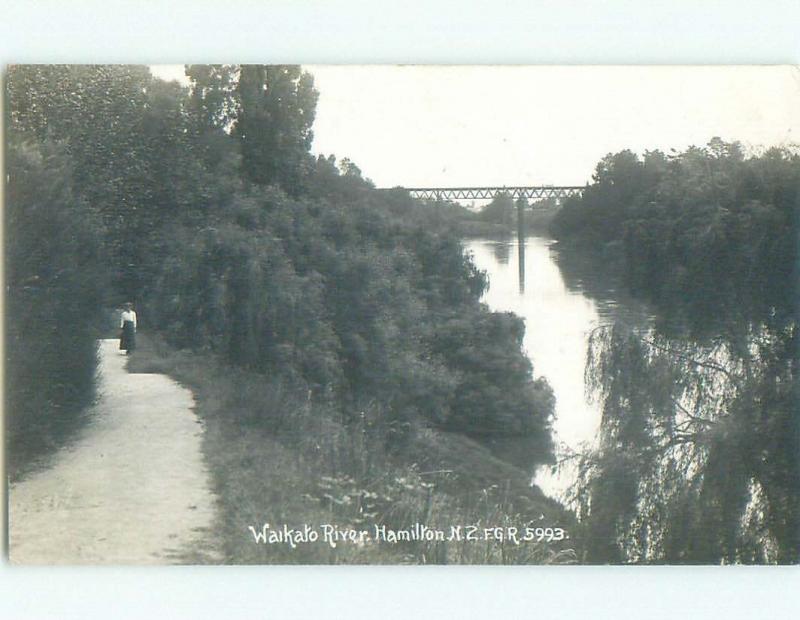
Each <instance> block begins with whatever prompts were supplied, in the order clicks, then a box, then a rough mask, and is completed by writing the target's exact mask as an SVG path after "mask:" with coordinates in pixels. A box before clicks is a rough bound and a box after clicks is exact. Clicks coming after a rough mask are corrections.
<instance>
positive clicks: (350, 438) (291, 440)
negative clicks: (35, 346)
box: [128, 333, 575, 564]
mask: <svg viewBox="0 0 800 620" xmlns="http://www.w3.org/2000/svg"><path fill="white" fill-rule="evenodd" d="M138 344H139V348H138V350H137V351H136V353H135V354H134V355H133V356H131V359H130V360H129V362H128V368H129V370H130V371H131V372H155V373H162V374H166V375H169V376H171V377H172V378H174V379H175V380H177V381H179V382H180V383H182V384H183V385H185V386H187V387H189V388H190V389H191V390H192V391H193V392H194V395H195V399H196V413H197V415H198V416H199V417H200V419H201V420H202V422H203V424H204V430H205V432H204V437H203V446H202V448H203V453H204V456H205V459H206V461H207V464H208V467H209V470H210V471H211V472H212V477H213V480H212V485H213V488H214V490H215V492H216V494H217V497H218V499H219V505H218V506H219V509H218V511H217V523H216V526H215V528H214V530H215V531H214V532H213V533H211V534H210V535H211V536H213V537H215V538H216V540H215V541H214V542H215V543H216V544H215V546H216V547H217V548H218V552H219V553H218V555H221V558H222V560H221V561H222V562H223V563H226V564H297V563H300V564H303V563H308V564H311V563H313V564H320V563H324V564H328V563H330V564H376V563H387V564H388V563H391V564H395V563H413V564H419V563H423V564H424V563H463V564H475V563H478V564H484V563H497V564H500V563H506V564H523V563H525V564H527V563H533V564H540V563H568V562H572V561H574V557H575V556H574V553H573V552H572V549H571V543H570V541H569V540H567V541H563V542H561V543H551V544H545V543H522V544H519V545H514V544H512V543H508V542H501V541H495V540H482V541H474V542H466V541H461V542H457V541H445V542H442V541H409V542H406V541H403V542H397V543H388V542H380V541H375V540H371V539H365V540H363V541H361V542H346V543H340V544H338V545H337V546H336V547H335V548H333V547H331V545H329V544H328V543H325V542H323V541H316V542H311V543H301V544H298V545H297V547H296V548H292V547H291V546H289V545H287V544H256V542H255V539H254V536H253V534H252V533H251V532H250V531H249V529H248V526H253V527H255V528H256V530H258V531H259V532H260V531H262V527H263V525H264V524H265V523H268V524H270V528H280V527H282V526H283V525H284V524H286V525H287V526H288V527H290V528H302V527H303V525H304V524H308V525H310V526H311V527H313V528H314V529H316V530H317V531H319V528H321V526H322V525H323V524H330V525H332V526H336V527H338V528H341V529H348V528H350V529H354V530H366V531H368V532H370V533H371V534H372V533H373V532H374V528H375V527H376V526H384V527H386V528H387V529H392V530H397V529H406V528H410V527H412V526H413V525H414V524H415V523H421V524H425V525H427V526H429V527H431V528H441V529H443V530H445V531H447V532H449V531H450V527H451V526H453V525H469V524H478V525H479V526H480V527H481V528H483V527H486V526H490V525H498V526H501V525H510V526H515V527H522V526H523V525H524V524H527V523H530V524H533V525H548V526H554V525H561V527H564V528H565V529H567V531H568V530H569V527H570V524H571V520H570V516H569V515H568V514H566V513H564V511H563V509H562V508H561V507H560V506H559V505H558V504H557V503H555V502H553V501H552V500H549V499H547V498H546V497H544V496H543V495H542V493H541V492H540V491H539V490H538V489H537V488H536V487H531V486H530V485H529V478H530V476H529V475H528V474H527V473H526V472H524V471H523V470H521V469H518V468H515V467H513V466H512V465H510V464H508V463H505V462H504V461H502V460H500V459H498V458H496V457H494V456H492V455H491V454H490V452H489V451H488V450H487V449H486V448H484V447H482V446H480V445H479V444H477V443H475V442H473V441H471V440H469V439H468V438H465V437H463V436H460V435H457V434H448V433H441V432H439V431H436V430H434V429H431V428H425V427H420V428H416V429H414V430H413V432H412V433H411V434H410V436H409V437H407V438H406V441H404V442H401V445H402V447H399V448H396V449H392V450H389V449H387V445H390V444H389V443H388V442H387V441H386V434H387V432H390V431H389V430H388V429H387V428H386V427H385V426H384V425H383V424H382V422H381V420H382V419H385V416H381V415H380V411H378V410H376V409H368V410H366V411H364V412H361V415H358V416H354V417H352V418H351V421H349V422H345V418H344V416H343V415H342V413H341V412H337V411H336V410H335V409H334V408H332V407H331V406H329V405H326V404H325V403H317V402H314V401H312V400H311V399H310V398H309V397H308V396H307V395H305V394H302V393H298V392H297V391H296V390H293V389H291V388H289V387H288V386H287V385H285V384H284V383H282V382H281V381H280V380H278V379H271V378H269V377H265V376H263V375H258V374H255V373H249V372H247V371H244V370H241V369H233V368H231V367H229V366H226V365H225V364H223V363H222V362H221V361H220V360H219V359H217V358H216V357H215V356H214V355H212V354H208V353H197V352H191V351H176V350H174V349H172V348H170V347H169V346H167V345H166V344H165V343H164V342H163V341H162V340H160V339H159V338H158V337H157V336H155V335H153V334H146V333H141V334H140V335H139V340H138ZM542 515H544V518H541V517H542ZM370 538H372V536H371V537H370ZM197 557H198V558H202V557H203V556H202V555H201V554H197Z"/></svg>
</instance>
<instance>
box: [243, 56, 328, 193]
mask: <svg viewBox="0 0 800 620" xmlns="http://www.w3.org/2000/svg"><path fill="white" fill-rule="evenodd" d="M236 90H237V95H238V102H239V110H238V114H237V116H236V120H235V122H234V124H233V131H232V135H233V136H234V137H235V138H236V139H237V140H238V141H239V144H240V148H241V153H242V170H243V172H244V176H245V177H246V178H248V179H249V180H250V181H252V182H253V183H257V184H259V185H269V184H272V183H275V184H278V185H281V186H282V187H284V188H285V189H286V190H287V191H288V192H289V193H291V194H297V193H298V192H299V191H300V190H301V188H302V185H303V180H304V178H305V176H306V175H307V173H308V171H309V169H310V167H311V164H312V162H311V160H310V156H309V153H308V151H309V149H310V148H311V143H312V140H313V137H314V134H313V132H312V129H311V127H312V125H313V123H314V115H315V112H316V105H317V97H318V93H317V91H316V90H315V89H314V78H313V77H312V76H311V75H310V74H309V73H305V72H303V71H301V70H300V67H298V66H289V65H242V66H241V67H240V73H239V81H238V84H237V87H236Z"/></svg>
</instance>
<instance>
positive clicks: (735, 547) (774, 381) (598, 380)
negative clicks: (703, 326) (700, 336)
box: [572, 316, 800, 563]
mask: <svg viewBox="0 0 800 620" xmlns="http://www.w3.org/2000/svg"><path fill="white" fill-rule="evenodd" d="M589 345H590V346H589V354H588V364H587V367H586V382H587V388H588V391H589V392H590V393H591V394H592V396H593V398H596V399H597V400H598V402H599V404H600V406H601V409H602V424H601V431H600V437H599V438H598V442H597V443H596V447H595V448H593V449H592V450H591V451H587V452H585V453H583V454H581V455H578V457H577V458H578V470H579V475H578V479H577V481H576V483H575V484H574V486H573V489H572V491H573V499H574V501H575V506H576V509H577V513H578V517H579V519H580V522H581V524H582V528H581V536H582V538H583V543H584V544H583V548H584V550H585V551H584V553H585V558H584V560H585V561H586V562H600V563H603V562H647V563H720V562H721V563H734V562H735V563H773V562H777V563H793V562H797V561H798V548H799V546H800V540H799V539H800V536H799V533H800V520H799V518H798V516H799V514H800V510H799V509H798V495H799V493H798V491H799V490H800V481H798V471H800V469H799V464H798V446H800V430H799V428H798V419H797V416H796V413H795V405H796V403H797V402H798V401H797V383H796V377H795V374H796V370H797V361H798V338H797V327H796V323H795V322H794V320H787V321H778V320H777V319H776V317H774V316H773V317H770V319H769V320H767V321H764V322H762V323H761V324H758V325H754V324H749V325H747V326H745V327H741V328H740V329H738V330H734V329H730V328H728V329H727V330H725V335H717V336H716V337H714V338H710V339H705V340H703V341H700V340H696V339H692V338H677V337H675V335H674V333H671V334H670V337H667V336H665V335H664V333H663V332H662V331H658V330H657V329H651V330H648V331H644V332H643V331H638V332H637V331H634V330H631V329H629V328H626V327H624V326H623V325H621V324H616V325H614V326H611V327H602V328H598V329H597V330H595V331H594V332H593V334H592V335H591V338H590V343H589Z"/></svg>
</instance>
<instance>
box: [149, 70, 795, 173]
mask: <svg viewBox="0 0 800 620" xmlns="http://www.w3.org/2000/svg"><path fill="white" fill-rule="evenodd" d="M305 68H306V69H307V70H308V71H310V72H311V73H312V74H313V75H314V77H315V83H316V87H317V89H318V90H319V93H320V96H319V103H318V105H317V116H316V122H315V124H314V134H315V139H314V145H313V149H312V150H313V151H314V152H315V153H324V154H326V155H327V154H331V153H332V154H335V155H336V156H337V158H338V159H341V158H343V157H348V158H350V159H351V160H353V161H354V162H355V163H356V164H357V165H358V166H359V167H360V168H361V169H362V171H363V172H364V174H365V176H367V177H369V178H371V179H372V180H373V181H374V182H375V183H376V184H377V185H378V186H393V185H404V186H406V187H413V186H455V185H528V184H552V185H572V184H583V183H585V182H586V181H588V180H589V179H590V177H591V174H592V171H593V170H594V167H595V164H596V163H597V161H598V160H599V159H600V158H601V157H603V156H604V155H605V154H606V153H609V152H615V151H619V150H621V149H624V148H629V149H631V150H633V151H637V152H643V151H644V150H646V149H656V148H657V149H661V150H664V151H669V149H671V148H674V149H677V150H681V149H683V148H685V147H687V146H689V145H691V144H698V145H699V144H705V143H706V142H708V140H709V139H710V138H712V137H713V136H720V137H721V138H723V139H725V140H740V141H741V142H743V143H744V144H746V145H748V146H753V147H758V146H771V145H776V144H792V143H794V144H797V143H800V69H798V68H791V67H765V66H761V67H758V66H750V67H726V66H718V67H691V66H683V67H652V66H651V67H644V66H626V67H602V66H583V67H569V66H565V67H538V66H526V67H523V66H500V67H493V66H391V65H388V66H387V65H384V66H380V65H367V66H346V65H339V66H336V65H310V66H306V67H305ZM151 69H152V70H153V73H154V74H156V75H158V76H159V77H164V78H166V79H170V78H180V77H182V76H183V67H182V66H175V65H162V66H159V67H151Z"/></svg>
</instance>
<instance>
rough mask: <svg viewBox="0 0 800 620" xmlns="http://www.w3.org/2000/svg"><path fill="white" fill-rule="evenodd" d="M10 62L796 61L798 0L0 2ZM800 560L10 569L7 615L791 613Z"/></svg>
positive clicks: (4, 575)
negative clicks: (707, 564) (769, 564)
mask: <svg viewBox="0 0 800 620" xmlns="http://www.w3.org/2000/svg"><path fill="white" fill-rule="evenodd" d="M1 6H2V7H3V8H2V13H0V61H2V62H3V63H4V64H6V63H10V62H45V63H51V62H69V63H71V62H124V63H129V62H136V63H147V64H156V63H183V62H211V61H214V62H221V61H229V62H230V61H236V62H247V61H250V62H292V63H325V62H331V63H366V62H368V63H384V62H390V63H481V64H492V63H514V64H528V63H535V64H555V63H561V64H564V63H567V64H609V63H621V64H644V63H659V64H673V63H691V64H706V63H725V64H753V63H756V64H776V63H779V64H797V63H798V62H800V29H799V28H798V24H800V2H797V1H793V2H788V1H773V2H761V3H755V2H752V1H750V2H744V1H727V2H720V1H717V2H708V1H705V2H704V1H692V2H688V1H686V0H672V1H669V2H664V1H658V2H642V1H637V2H633V1H625V0H614V1H605V2H603V1H595V2H588V1H584V2H569V1H561V2H523V1H517V0H514V1H510V2H503V1H502V0H494V1H493V2H487V1H484V0H481V1H479V2H464V1H461V2H450V1H445V0H427V1H421V0H414V1H405V2H396V3H393V2H387V1H372V2H365V1H359V0H350V1H345V0H334V1H328V2H324V3H323V2H319V3H317V2H311V1H307V0H306V1H303V0H295V1H294V2H288V1H273V2H268V1H263V0H262V1H261V2H244V1H239V2H234V1H231V2H219V1H215V2H211V1H208V0H184V1H173V2H170V3H162V2H143V1H141V0H140V1H139V2H113V1H109V0H97V1H83V2H71V3H67V2H63V1H62V2H56V1H36V0H28V1H27V2H20V1H19V0H12V1H8V2H6V1H3V2H2V5H1ZM799 585H800V572H798V569H797V568H794V567H789V568H764V567H752V568H747V567H737V568H690V567H680V568H670V567H663V568H626V567H569V568H544V567H507V568H504V567H410V568H407V567H336V568H327V567H307V568H306V567H292V568H272V567H213V568H205V567H187V568H183V567H164V568H142V569H133V568H131V569H127V568H126V569H121V568H120V569H116V568H91V569H90V568H79V569H78V568H25V569H21V568H11V567H9V566H8V565H7V564H3V565H0V618H4V619H5V618H9V619H18V618H19V619H27V618H81V619H84V618H155V617H164V618H215V619H216V618H271V617H296V618H305V617H323V618H375V617H378V618H380V619H381V620H388V619H390V618H423V617H432V618H433V617H435V618H446V617H452V618H517V617H519V618H522V617H525V618H527V617H553V618H565V619H566V618H580V619H581V620H586V619H588V618H592V619H594V618H614V620H619V619H622V618H637V619H638V618H656V619H658V618H675V617H687V618H706V617H721V618H725V619H726V620H727V619H731V618H749V617H759V616H762V615H764V616H768V617H771V618H783V617H786V618H788V617H795V616H796V613H797V609H798V607H799V605H798V603H799V602H800V599H798V594H797V592H798V586H799Z"/></svg>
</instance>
